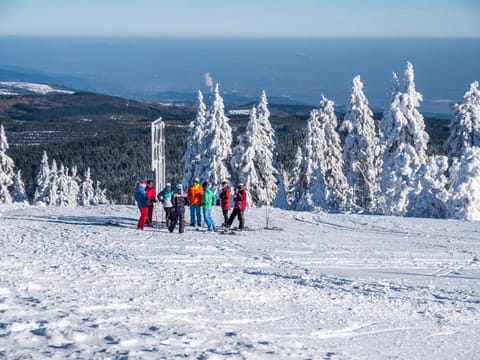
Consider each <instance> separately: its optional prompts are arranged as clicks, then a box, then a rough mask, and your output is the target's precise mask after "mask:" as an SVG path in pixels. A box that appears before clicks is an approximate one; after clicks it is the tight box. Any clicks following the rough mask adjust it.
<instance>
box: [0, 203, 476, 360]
mask: <svg viewBox="0 0 480 360" xmlns="http://www.w3.org/2000/svg"><path fill="white" fill-rule="evenodd" d="M187 213H188V210H187ZM137 215H138V210H137V209H136V208H135V207H133V206H112V205H106V206H97V207H81V208H60V207H49V208H47V207H43V208H42V207H31V206H15V205H8V206H5V205H3V206H2V207H1V208H0V248H1V255H0V256H1V261H0V276H1V277H0V358H7V359H15V358H35V359H43V358H55V359H64V358H76V359H77V358H79V359H97V358H112V359H113V358H117V359H121V358H132V359H137V358H140V359H144V358H145V359H159V358H168V359H170V358H177V357H179V358H193V359H223V358H228V359H309V358H312V359H336V358H338V359H385V358H398V359H427V358H428V359H452V358H461V359H473V358H478V344H480V313H479V311H480V286H479V285H480V222H473V221H472V222H463V221H454V220H429V219H418V218H400V217H386V216H383V217H378V216H367V215H344V214H337V215H332V214H324V213H307V212H288V211H280V210H277V209H273V210H272V212H271V214H270V218H269V225H271V226H276V227H281V228H282V229H283V231H279V230H278V229H277V230H266V229H264V226H265V220H266V212H265V209H250V210H248V211H247V214H246V219H247V225H248V226H249V227H250V228H252V229H255V231H245V232H241V233H240V232H239V233H238V234H237V235H221V234H219V233H204V232H202V231H196V230H195V229H194V228H191V227H187V232H186V233H184V234H179V233H178V232H177V231H176V232H175V233H173V234H170V233H168V232H167V231H166V230H165V229H153V230H152V229H150V230H145V231H139V230H136V229H135V228H134V227H135V223H136V220H137ZM213 215H214V218H215V220H216V222H217V223H219V222H220V217H221V215H220V210H219V209H218V208H215V209H213ZM160 216H161V214H160V212H158V217H160ZM111 220H112V221H118V222H121V223H125V224H129V225H131V228H130V227H117V226H109V225H106V222H108V221H111Z"/></svg>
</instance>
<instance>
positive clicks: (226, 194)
mask: <svg viewBox="0 0 480 360" xmlns="http://www.w3.org/2000/svg"><path fill="white" fill-rule="evenodd" d="M231 192H232V190H231V189H230V186H228V182H227V181H226V180H224V181H222V191H221V192H220V206H221V208H222V213H223V219H224V220H223V223H224V224H226V223H227V221H228V211H229V210H230V209H231V208H232V205H231V201H230V194H231Z"/></svg>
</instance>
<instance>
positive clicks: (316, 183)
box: [294, 109, 327, 211]
mask: <svg viewBox="0 0 480 360" xmlns="http://www.w3.org/2000/svg"><path fill="white" fill-rule="evenodd" d="M324 148H325V134H324V130H323V128H322V125H321V124H320V120H319V111H318V110H317V109H313V110H312V111H311V112H310V117H309V118H308V121H307V129H306V133H305V139H304V144H303V160H302V165H301V169H300V173H299V175H298V183H297V188H296V190H295V191H294V192H295V193H297V194H298V198H297V201H296V204H295V208H296V209H297V210H306V211H311V210H314V209H326V208H327V201H326V196H325V192H326V191H325V172H324V168H323V166H324V158H323V156H324Z"/></svg>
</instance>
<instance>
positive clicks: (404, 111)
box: [379, 62, 429, 215]
mask: <svg viewBox="0 0 480 360" xmlns="http://www.w3.org/2000/svg"><path fill="white" fill-rule="evenodd" d="M403 85H404V86H403V91H400V90H399V91H398V92H397V93H396V94H394V95H393V99H392V101H391V103H390V105H389V107H388V109H387V110H386V111H385V112H384V116H383V118H382V120H381V121H380V124H379V132H380V136H381V142H382V146H381V147H382V152H383V159H382V170H381V174H380V190H381V191H380V195H379V196H380V200H379V201H380V208H381V210H382V211H383V213H385V214H391V215H405V214H406V211H407V207H408V195H409V193H410V192H411V191H412V190H413V182H414V179H415V173H416V172H417V170H418V169H419V167H420V166H421V165H422V164H425V163H426V161H427V143H428V139H429V137H428V134H427V132H426V131H425V123H424V120H423V116H422V115H421V114H420V112H419V111H418V107H419V106H420V101H421V100H422V95H421V94H420V93H418V92H417V91H416V89H415V83H414V73H413V66H412V64H411V63H409V62H408V63H407V68H406V70H405V75H404V80H403Z"/></svg>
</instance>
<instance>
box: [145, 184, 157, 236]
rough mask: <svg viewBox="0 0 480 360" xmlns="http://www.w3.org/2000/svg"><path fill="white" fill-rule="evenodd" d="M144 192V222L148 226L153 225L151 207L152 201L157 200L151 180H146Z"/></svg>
mask: <svg viewBox="0 0 480 360" xmlns="http://www.w3.org/2000/svg"><path fill="white" fill-rule="evenodd" d="M145 194H146V195H147V211H148V215H147V219H146V223H147V224H148V226H150V227H153V207H154V203H155V202H157V192H156V191H155V188H154V187H153V180H148V181H147V186H146V187H145Z"/></svg>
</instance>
